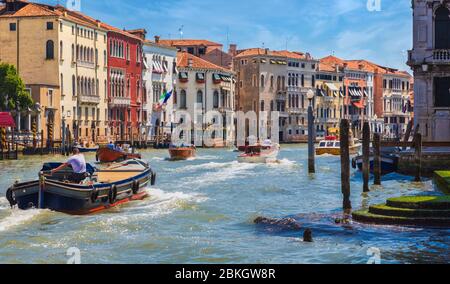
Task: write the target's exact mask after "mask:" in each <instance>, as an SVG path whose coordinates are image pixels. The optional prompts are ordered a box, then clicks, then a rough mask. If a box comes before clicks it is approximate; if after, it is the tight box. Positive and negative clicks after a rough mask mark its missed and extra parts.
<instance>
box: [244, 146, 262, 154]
mask: <svg viewBox="0 0 450 284" xmlns="http://www.w3.org/2000/svg"><path fill="white" fill-rule="evenodd" d="M258 153H261V147H247V148H246V149H245V154H258Z"/></svg>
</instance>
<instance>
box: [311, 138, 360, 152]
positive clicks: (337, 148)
mask: <svg viewBox="0 0 450 284" xmlns="http://www.w3.org/2000/svg"><path fill="white" fill-rule="evenodd" d="M349 144H350V145H349V151H350V155H356V154H358V151H359V150H360V149H361V144H360V143H359V142H358V140H357V139H353V138H352V139H351V140H350V141H349ZM326 154H328V155H334V156H339V155H341V142H340V141H339V140H338V137H336V136H328V137H325V140H323V141H321V142H319V146H318V147H317V148H316V155H318V156H321V155H326Z"/></svg>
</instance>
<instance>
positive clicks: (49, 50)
mask: <svg viewBox="0 0 450 284" xmlns="http://www.w3.org/2000/svg"><path fill="white" fill-rule="evenodd" d="M54 49H55V46H54V43H53V41H52V40H48V41H47V43H46V46H45V55H46V59H48V60H51V59H54V58H55V53H54V52H55V51H54Z"/></svg>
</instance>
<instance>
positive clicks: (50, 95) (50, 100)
mask: <svg viewBox="0 0 450 284" xmlns="http://www.w3.org/2000/svg"><path fill="white" fill-rule="evenodd" d="M47 99H48V106H49V107H52V106H53V89H49V90H48V91H47Z"/></svg>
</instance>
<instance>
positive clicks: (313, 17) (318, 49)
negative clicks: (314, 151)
mask: <svg viewBox="0 0 450 284" xmlns="http://www.w3.org/2000/svg"><path fill="white" fill-rule="evenodd" d="M66 1H67V0H60V1H59V2H60V3H61V4H65V2H66ZM69 1H72V0H69ZM81 1H82V2H81V7H82V12H84V13H86V14H89V15H91V16H93V17H94V18H98V19H100V20H102V21H105V22H108V23H110V24H112V25H114V26H117V27H119V28H127V29H134V28H141V27H143V28H145V29H146V30H147V32H148V34H147V36H148V37H153V36H154V35H160V36H161V37H162V38H169V37H171V38H180V34H179V32H178V31H179V28H180V27H181V26H184V29H183V31H184V32H183V34H184V35H183V37H184V38H195V39H198V38H201V39H209V40H212V41H217V42H220V43H223V44H224V45H226V44H227V43H236V44H238V48H250V47H262V46H265V47H268V48H270V49H286V46H287V48H288V49H289V50H294V51H302V52H310V53H311V54H312V55H313V56H314V57H315V58H321V57H324V56H327V55H330V54H334V55H336V56H339V57H342V58H346V59H368V60H372V61H374V62H376V63H378V64H381V65H386V66H390V67H394V68H399V69H403V70H407V71H410V69H409V67H408V66H406V64H405V62H406V59H407V50H408V49H411V45H412V10H411V0H379V1H380V2H381V11H374V12H371V11H369V9H368V8H367V2H368V1H377V0H213V1H212V0H128V1H124V0H81ZM35 2H46V3H51V4H55V3H56V2H57V0H42V1H35Z"/></svg>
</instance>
